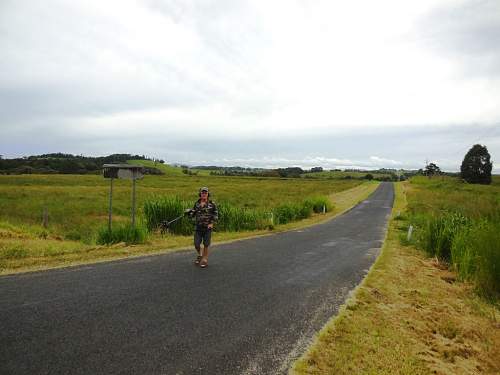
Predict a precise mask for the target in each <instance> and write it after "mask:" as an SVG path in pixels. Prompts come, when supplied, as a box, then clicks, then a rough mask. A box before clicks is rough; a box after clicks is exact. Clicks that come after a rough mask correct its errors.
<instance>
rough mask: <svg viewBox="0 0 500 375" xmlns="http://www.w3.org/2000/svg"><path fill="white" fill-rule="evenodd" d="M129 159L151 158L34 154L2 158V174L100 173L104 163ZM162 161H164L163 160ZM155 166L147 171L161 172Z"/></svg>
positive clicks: (130, 155) (0, 168) (122, 155)
mask: <svg viewBox="0 0 500 375" xmlns="http://www.w3.org/2000/svg"><path fill="white" fill-rule="evenodd" d="M127 160H151V159H149V158H147V157H145V156H144V155H132V154H112V155H108V156H98V157H91V156H82V155H72V154H63V153H53V154H42V155H34V156H28V157H23V158H15V159H3V158H0V174H51V173H54V174H56V173H60V174H99V173H101V170H102V166H103V164H117V163H126V162H127ZM160 162H163V160H161V161H160ZM154 169H155V168H147V171H146V173H154V174H161V173H162V172H161V171H159V170H156V171H154Z"/></svg>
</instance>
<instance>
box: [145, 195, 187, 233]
mask: <svg viewBox="0 0 500 375" xmlns="http://www.w3.org/2000/svg"><path fill="white" fill-rule="evenodd" d="M187 208H192V205H191V204H190V203H189V202H186V201H182V200H181V199H180V198H179V197H171V196H165V197H156V198H152V199H149V200H147V201H146V202H145V203H144V216H145V219H146V227H147V229H148V231H150V232H151V231H153V230H155V229H157V228H159V226H160V224H161V223H162V221H171V220H173V219H175V218H177V217H179V216H182V215H183V214H184V210H186V209H187ZM169 230H170V232H171V233H175V234H184V235H188V234H191V233H192V232H193V223H192V221H191V219H189V218H188V217H187V216H184V217H183V218H181V219H180V220H178V221H176V222H174V223H172V224H171V226H170V228H169Z"/></svg>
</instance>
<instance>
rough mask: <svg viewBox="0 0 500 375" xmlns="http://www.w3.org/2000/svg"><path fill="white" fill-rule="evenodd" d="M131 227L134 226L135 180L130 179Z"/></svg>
mask: <svg viewBox="0 0 500 375" xmlns="http://www.w3.org/2000/svg"><path fill="white" fill-rule="evenodd" d="M132 226H135V178H134V179H132Z"/></svg>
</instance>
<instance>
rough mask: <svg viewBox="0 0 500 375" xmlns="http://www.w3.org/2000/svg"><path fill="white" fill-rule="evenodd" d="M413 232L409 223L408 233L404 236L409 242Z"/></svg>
mask: <svg viewBox="0 0 500 375" xmlns="http://www.w3.org/2000/svg"><path fill="white" fill-rule="evenodd" d="M412 233H413V225H410V227H409V228H408V235H407V236H406V240H407V241H408V242H409V241H410V240H411V234H412Z"/></svg>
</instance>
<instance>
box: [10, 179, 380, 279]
mask: <svg viewBox="0 0 500 375" xmlns="http://www.w3.org/2000/svg"><path fill="white" fill-rule="evenodd" d="M377 186H378V183H377V182H367V183H364V184H361V185H357V186H356V187H354V188H351V189H348V190H343V191H341V192H338V193H333V194H331V195H330V196H329V197H330V199H331V201H332V202H333V210H332V211H331V212H328V213H326V214H314V215H312V216H311V217H309V218H307V219H304V220H301V221H296V222H291V223H288V224H283V225H277V226H275V227H274V229H273V230H272V231H269V230H257V231H241V232H215V233H214V234H213V237H212V239H213V242H214V244H218V243H225V242H231V241H235V240H241V239H245V238H250V237H255V236H263V235H270V234H273V233H278V232H283V231H288V230H294V229H298V228H304V227H307V226H311V225H315V224H319V223H321V222H324V221H327V220H330V219H332V218H333V217H335V216H338V215H340V214H342V213H344V212H345V211H347V210H348V209H350V208H351V207H353V206H354V205H356V204H357V203H359V202H361V201H362V200H364V199H366V198H367V197H368V196H369V195H370V194H371V193H372V192H373V191H374V190H375V189H376V188H377ZM192 241H193V239H192V236H191V235H189V236H179V235H171V234H167V235H164V236H161V235H160V234H157V233H156V234H154V233H153V234H152V235H150V236H149V237H148V240H147V242H146V243H145V244H136V245H127V244H125V243H124V242H121V243H116V244H114V245H111V246H99V245H97V246H96V245H92V244H89V245H86V244H83V243H82V242H80V241H68V240H65V239H63V238H61V237H58V236H50V235H47V233H46V232H44V230H43V228H41V227H40V228H39V230H37V231H31V232H28V231H27V230H25V229H24V227H18V226H15V225H12V224H10V223H7V222H1V221H0V255H2V256H0V275H5V274H12V273H20V272H29V271H38V270H44V269H50V268H59V267H68V266H74V265H80V264H87V263H97V262H104V261H110V260H117V259H124V258H129V257H134V256H143V255H155V254H164V253H166V252H170V251H178V250H183V249H191V247H192ZM5 254H6V255H7V256H3V255H5Z"/></svg>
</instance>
